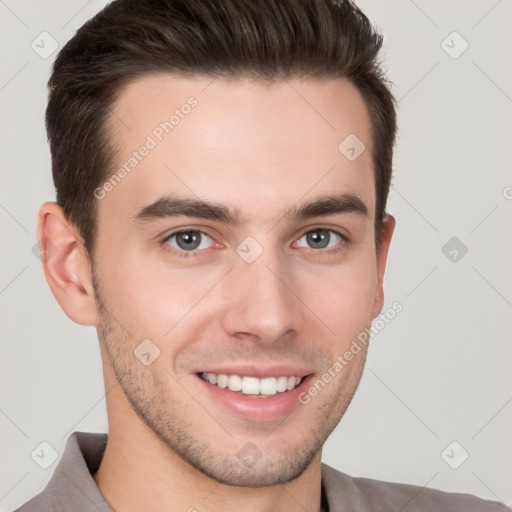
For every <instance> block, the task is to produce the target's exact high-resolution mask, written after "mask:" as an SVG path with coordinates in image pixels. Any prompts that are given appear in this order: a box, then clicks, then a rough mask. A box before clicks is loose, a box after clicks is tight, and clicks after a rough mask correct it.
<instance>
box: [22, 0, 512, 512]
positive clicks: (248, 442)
mask: <svg viewBox="0 0 512 512" xmlns="http://www.w3.org/2000/svg"><path fill="white" fill-rule="evenodd" d="M380 46H381V38H380V36H379V35H377V34H376V33H375V32H374V31H373V29H372V27H371V25H370V23H369V22H368V20H367V19H366V17H365V16H364V15H363V14H362V13H361V12H360V11H359V10H358V9H357V8H356V7H355V6H353V5H352V4H351V3H349V2H348V1H347V2H334V1H327V0H325V1H314V0H309V1H307V0H301V1H298V0H297V1H292V0H289V1H280V2H277V1H272V0H222V1H221V0H218V1H214V2H212V1H205V0H201V1H200V0H167V1H162V0H160V1H158V0H149V1H144V2H141V1H140V0H139V1H134V0H127V1H125V0H117V1H114V2H112V3H111V4H109V5H108V6H107V7H106V8H105V9H104V10H103V11H102V12H100V13H99V14H98V15H97V16H95V17H94V18H93V19H91V20H90V21H89V22H87V23H86V24H85V25H84V26H83V27H82V28H81V29H80V30H79V31H78V32H77V34H76V35H75V36H74V37H73V38H72V39H71V41H70V42H69V43H68V44H67V45H66V46H65V47H64V48H63V49H62V51H61V52H60V54H59V56H58V57H57V59H56V62H55V65H54V69H53V74H52V77H51V79H50V82H49V86H50V98H49V104H48V109H47V117H46V119H47V129H48V134H49V139H50V144H51V151H52V165H53V176H54V182H55V186H56V189H57V202H56V203H54V202H49V203H45V204H44V205H43V206H42V207H41V210H40V214H39V223H38V238H39V239H40V241H41V251H42V253H43V255H45V257H44V258H43V266H44V271H45V275H46V278H47V280H48V283H49V285H50V287H51V289H52V292H53V293H54V295H55V297H56V299H57V300H58V302H59V304H60V305H61V307H62V309H63V310H64V312H65V313H66V314H67V315H68V316H69V317H70V318H71V319H72V320H74V321H75V322H77V323H80V324H83V325H92V326H95V327H96V328H97V332H98V338H99V342H100V349H101V355H102V361H103V370H104V379H105V389H106V401H107V412H108V420H109V433H108V437H107V435H106V434H104V435H101V434H88V433H83V432H75V433H73V434H72V435H71V436H70V438H69V439H68V442H67V445H66V451H65V453H64V454H63V456H62V459H61V461H60V462H59V465H58V467H57V469H56V471H55V473H54V475H53V477H52V479H51V481H50V482H49V484H48V486H47V488H46V489H45V490H44V491H43V492H42V493H41V494H39V495H38V496H36V497H35V498H33V499H32V500H31V501H30V502H28V503H27V504H25V505H24V506H23V507H21V508H20V509H19V510H22V511H28V510H73V511H75V510H83V511H89V510H90V511H93V510H97V509H99V510H104V511H110V510H116V511H122V512H131V511H139V510H148V511H163V510H165V511H174V510H176V511H181V510H182V511H187V510H188V511H217V510H222V511H231V510H239V509H240V508H241V507H243V510H246V511H253V510H254V511H285V510H286V511H299V510H306V511H315V512H318V511H330V512H336V511H340V512H341V511H345V510H347V511H348V510H351V511H352V510H357V511H374V510H389V511H398V510H418V511H420V510H421V511H423V510H425V511H426V510H429V511H430V510H461V511H472V510H474V511H477V510H478V511H500V510H506V507H504V506H503V505H501V504H499V503H497V502H488V501H484V500H481V499H479V498H477V497H474V496H470V495H467V494H453V493H445V492H441V491H438V490H434V489H422V488H421V487H417V486H412V485H404V484H397V483H388V482H379V481H375V480H370V479H365V478H352V477H350V476H348V475H345V474H343V473H341V472H338V471H336V470H334V469H333V468H330V467H328V466H327V465H324V464H322V462H321V451H322V446H323V444H324V442H325V441H326V439H327V438H328V436H329V435H330V433H331V432H332V431H333V429H334V428H335V426H336V425H337V424H338V422H339V421H340V419H341V418H342V416H343V414H344V413H345V411H346V409H347V407H348V405H349V403H350V401H351V399H352V397H353V395H354V393H355V391H356V389H357V386H358V383H359V381H360V378H361V375H362V372H363V368H364V363H365V359H366V353H367V349H368V344H367V343H363V342H362V341H361V340H363V339H364V338H362V337H361V333H363V332H365V331H366V330H367V329H368V328H369V327H370V325H371V322H372V320H373V319H375V318H376V317H377V316H378V315H379V314H380V312H381V311H382V309H383V304H384V295H383V277H384V271H385V266H386V258H387V254H388V249H389V246H390V242H391V238H392V234H393V230H394V225H395V221H394V219H393V217H392V216H391V215H389V214H387V213H386V209H385V208H386V199H387V195H388V190H389V185H390V179H391V169H392V151H393V144H394V139H395V132H396V123H395V111H394V106H393V98H392V96H391V93H390V92H389V90H388V88H387V86H386V84H385V81H384V79H383V77H382V75H381V71H380V69H379V66H378V62H377V57H378V52H379V49H380ZM53 253H54V254H53ZM356 340H359V344H357V350H352V349H353V347H354V342H356ZM347 352H349V353H352V357H349V358H348V357H345V358H344V359H343V358H342V359H341V360H342V361H343V364H342V363H341V360H340V354H346V353H347Z"/></svg>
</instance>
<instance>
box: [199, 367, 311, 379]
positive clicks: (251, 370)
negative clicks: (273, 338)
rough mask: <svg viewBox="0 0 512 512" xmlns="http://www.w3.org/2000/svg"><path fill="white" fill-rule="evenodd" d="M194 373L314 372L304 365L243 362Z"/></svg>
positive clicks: (295, 374)
mask: <svg viewBox="0 0 512 512" xmlns="http://www.w3.org/2000/svg"><path fill="white" fill-rule="evenodd" d="M194 373H216V374H221V373H222V374H225V375H239V376H244V377H257V378H258V379H263V378H265V377H285V376H286V377H305V376H306V375H309V374H311V373H313V371H312V370H310V369H307V368H304V367H303V366H295V365H278V366H264V365H261V364H242V365H237V366H210V367H208V368H202V369H199V370H196V371H195V372H194Z"/></svg>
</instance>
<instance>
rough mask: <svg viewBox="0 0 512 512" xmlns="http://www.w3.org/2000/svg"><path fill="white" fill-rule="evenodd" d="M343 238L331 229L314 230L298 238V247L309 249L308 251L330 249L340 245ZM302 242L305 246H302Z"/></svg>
mask: <svg viewBox="0 0 512 512" xmlns="http://www.w3.org/2000/svg"><path fill="white" fill-rule="evenodd" d="M342 239H343V237H342V236H341V235H340V234H339V233H337V232H336V231H333V230H332V229H324V228H320V229H314V230H312V231H308V232H307V233H305V234H304V235H302V236H301V237H300V238H299V240H298V241H299V247H309V248H310V249H330V248H331V247H335V246H336V245H338V244H339V243H340V241H341V240H342ZM301 241H303V242H304V243H305V244H307V245H302V244H301Z"/></svg>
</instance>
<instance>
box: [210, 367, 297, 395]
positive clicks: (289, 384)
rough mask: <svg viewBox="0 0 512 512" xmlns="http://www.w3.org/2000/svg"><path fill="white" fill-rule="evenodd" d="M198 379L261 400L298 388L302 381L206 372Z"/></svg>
mask: <svg viewBox="0 0 512 512" xmlns="http://www.w3.org/2000/svg"><path fill="white" fill-rule="evenodd" d="M200 377H201V378H202V379H203V380H205V381H206V382H209V383H210V384H213V385H215V386H217V387H219V388H221V389H229V390H230V391H234V392H237V393H240V394H243V395H251V396H259V397H262V398H263V397H267V396H273V395H275V394H277V393H285V392H286V391H291V390H293V389H295V388H296V387H297V386H299V385H300V383H301V382H302V380H303V379H302V378H301V377H294V376H290V377H288V376H285V375H283V376H280V377H265V378H262V379H259V378H257V377H248V376H240V375H226V374H224V373H219V374H217V373H207V372H202V373H200Z"/></svg>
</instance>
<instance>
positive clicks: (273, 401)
mask: <svg viewBox="0 0 512 512" xmlns="http://www.w3.org/2000/svg"><path fill="white" fill-rule="evenodd" d="M196 377H197V380H198V381H199V383H200V385H202V386H203V388H204V390H205V391H206V393H208V394H209V395H210V396H211V397H212V398H213V400H215V401H216V402H217V403H219V404H220V405H221V406H223V407H224V408H226V409H228V410H229V411H231V412H234V413H235V414H236V415H237V416H239V417H242V418H245V419H248V420H252V421H272V420H278V419H280V418H283V417H284V416H287V415H288V414H290V413H291V412H293V411H294V410H295V409H297V408H298V407H300V406H301V403H300V402H299V395H300V394H301V393H302V391H303V390H304V389H307V388H308V386H309V383H310V382H311V380H312V379H313V378H314V375H308V376H306V377H304V378H303V379H302V382H301V383H300V384H299V385H298V386H297V387H296V388H294V389H292V390H290V391H284V392H282V393H279V392H278V393H276V394H275V395H271V396H269V397H266V398H259V397H256V396H250V395H243V394H242V393H236V392H234V391H230V390H229V389H227V388H224V389H222V388H219V387H218V386H216V385H215V384H210V383H209V382H207V381H205V380H203V379H202V378H201V377H200V376H199V375H196Z"/></svg>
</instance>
